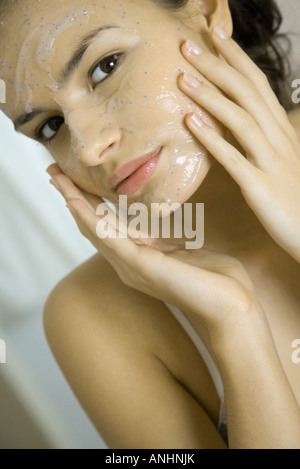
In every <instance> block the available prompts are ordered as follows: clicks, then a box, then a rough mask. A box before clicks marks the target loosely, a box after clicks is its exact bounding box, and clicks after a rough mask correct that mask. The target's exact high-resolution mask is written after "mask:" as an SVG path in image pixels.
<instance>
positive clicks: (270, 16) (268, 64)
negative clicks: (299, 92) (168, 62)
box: [153, 0, 290, 107]
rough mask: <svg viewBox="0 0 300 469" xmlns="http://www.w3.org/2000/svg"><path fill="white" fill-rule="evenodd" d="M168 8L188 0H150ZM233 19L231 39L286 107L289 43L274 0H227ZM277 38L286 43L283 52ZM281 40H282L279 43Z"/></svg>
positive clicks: (179, 8)
mask: <svg viewBox="0 0 300 469" xmlns="http://www.w3.org/2000/svg"><path fill="white" fill-rule="evenodd" d="M153 1H154V2H156V3H157V4H158V5H161V6H162V7H163V8H166V9H168V10H170V11H173V12H175V11H179V10H181V9H183V8H184V7H185V6H186V5H187V3H188V0H153ZM228 4H229V8H230V11H231V16H232V22H233V36H232V37H233V39H234V40H235V41H236V42H237V43H238V44H239V45H240V46H241V47H242V49H243V50H244V51H245V52H246V53H247V54H248V55H249V57H251V59H252V60H253V62H255V63H256V65H257V66H258V67H259V68H260V69H261V70H262V71H263V72H264V73H265V75H266V76H267V78H268V80H269V83H270V86H271V87H272V89H273V91H274V93H275V94H276V96H277V97H278V99H279V101H280V103H281V104H282V105H283V106H284V107H289V100H288V98H287V94H286V91H287V89H286V83H285V80H286V79H287V78H288V76H289V75H290V64H289V62H288V60H287V55H288V52H289V49H290V42H289V39H288V37H287V36H286V35H283V34H279V33H278V31H279V28H280V26H281V23H282V15H281V12H280V10H279V8H278V5H277V4H276V2H275V1H274V0H228ZM279 40H281V42H282V41H284V42H285V44H286V45H287V51H283V49H282V47H281V44H279ZM282 43H283V42H282Z"/></svg>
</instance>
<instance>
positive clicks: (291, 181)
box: [179, 27, 300, 262]
mask: <svg viewBox="0 0 300 469" xmlns="http://www.w3.org/2000/svg"><path fill="white" fill-rule="evenodd" d="M218 31H220V28H218V27H217V28H215V29H214V30H213V32H212V34H211V36H212V41H213V44H214V45H215V48H216V50H217V51H218V52H219V53H220V54H221V56H222V57H223V58H224V59H225V60H222V58H219V57H217V56H216V55H214V54H212V53H210V52H209V51H207V50H205V51H201V49H200V51H198V53H197V51H196V53H195V52H193V49H194V51H195V46H197V44H195V43H193V42H191V41H188V42H187V43H185V44H184V46H183V47H182V53H183V55H184V56H185V58H186V59H187V60H188V61H189V62H190V63H191V64H192V65H193V66H194V67H195V69H196V70H197V71H198V72H199V73H200V74H201V76H204V77H205V78H206V79H207V81H208V83H207V84H204V82H202V83H201V82H200V80H199V79H198V80H197V79H196V80H194V85H192V86H190V85H188V84H187V82H186V81H185V80H184V76H185V75H186V74H185V75H181V77H180V79H179V85H180V89H181V90H182V91H183V92H184V93H185V94H186V95H188V96H189V97H190V98H192V99H193V100H194V101H195V103H196V104H198V105H199V106H200V107H201V108H204V109H205V110H207V111H208V112H209V113H210V114H211V115H212V116H214V117H215V118H216V119H217V120H218V121H219V122H221V123H222V124H223V125H224V126H225V127H226V128H227V129H228V130H229V131H230V132H231V133H232V135H233V136H234V138H235V139H236V141H237V143H238V144H239V145H240V147H241V149H242V150H243V151H244V154H243V153H241V152H240V151H239V150H238V149H237V148H236V147H235V146H233V145H232V144H230V143H229V141H227V140H225V138H222V137H221V136H220V135H219V134H218V133H217V132H216V131H215V130H214V129H212V128H211V127H210V126H208V125H206V124H205V123H204V122H202V121H201V120H200V121H199V119H197V118H196V119H195V118H193V115H191V114H189V115H188V116H187V118H186V123H187V126H188V128H189V129H190V131H191V132H192V133H193V135H194V136H195V137H196V138H197V139H198V140H199V141H200V143H201V144H202V145H204V146H205V147H206V148H207V150H208V151H209V152H210V153H211V155H212V156H213V157H214V158H215V159H216V160H217V161H218V162H219V163H220V164H221V165H222V166H223V167H224V168H225V169H226V170H227V171H228V173H229V174H230V175H231V176H232V178H233V179H234V180H235V181H236V183H237V184H238V185H239V186H240V188H241V191H242V193H243V196H244V198H245V200H246V201H247V203H248V205H249V206H250V208H251V209H252V210H253V211H254V213H255V214H256V216H257V217H258V219H259V220H260V222H261V223H262V224H263V226H264V227H265V229H266V230H267V231H268V233H269V234H270V235H271V236H272V238H273V239H274V240H275V241H276V243H277V244H279V245H280V246H281V247H282V248H283V249H285V251H287V252H288V253H289V254H290V255H291V256H292V257H294V259H296V260H297V261H298V262H300V204H299V201H300V142H299V139H298V137H297V134H296V132H295V130H294V128H293V127H292V125H291V124H290V122H289V119H288V116H287V114H286V112H285V110H284V108H283V107H282V106H281V105H280V103H279V102H278V100H277V97H276V96H275V94H274V93H273V91H272V89H271V87H270V84H269V82H268V80H267V78H266V76H265V75H264V74H263V72H262V71H261V70H260V69H259V68H258V67H257V66H256V65H255V64H254V63H253V61H252V60H251V59H250V58H249V57H248V55H247V54H246V53H245V52H244V51H243V50H242V49H241V48H240V47H239V46H238V44H237V43H236V42H235V41H233V40H232V39H231V38H230V37H228V36H227V35H226V34H223V32H222V31H220V32H221V35H220V34H217V33H218ZM222 36H223V37H222ZM191 46H192V48H191ZM193 46H194V47H193ZM190 78H191V75H190ZM211 84H212V85H215V86H211ZM216 87H217V88H218V89H219V90H221V91H222V93H220V91H218V89H216ZM197 120H198V123H197ZM237 146H238V145H237Z"/></svg>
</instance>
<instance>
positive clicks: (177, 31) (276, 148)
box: [0, 0, 300, 449]
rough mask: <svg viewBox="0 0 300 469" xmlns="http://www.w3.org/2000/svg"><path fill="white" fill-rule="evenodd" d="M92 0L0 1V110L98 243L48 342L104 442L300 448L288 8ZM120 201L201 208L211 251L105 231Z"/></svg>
mask: <svg viewBox="0 0 300 469" xmlns="http://www.w3.org/2000/svg"><path fill="white" fill-rule="evenodd" d="M84 5H85V6H84V8H83V7H82V2H80V1H79V0H70V1H65V2H60V1H58V0H52V1H51V2H48V1H46V0H42V1H40V2H34V1H33V0H25V1H24V0H23V1H22V2H18V1H14V2H1V30H0V31H1V33H0V34H1V40H2V41H3V40H4V39H5V46H4V47H3V48H2V52H1V70H2V78H3V79H4V80H5V81H6V84H7V104H6V105H4V106H3V110H4V111H5V113H6V114H7V115H8V116H9V117H10V118H11V119H12V120H13V121H14V124H15V127H16V129H17V130H18V131H21V132H23V133H24V134H26V135H28V136H29V137H32V138H36V139H37V140H39V141H41V142H42V143H43V144H45V145H46V146H47V148H48V149H49V151H50V152H51V154H52V155H53V157H54V158H55V160H56V162H57V164H56V165H53V166H51V167H50V168H49V173H50V174H51V176H52V183H53V184H54V185H55V186H56V187H57V188H58V189H59V190H60V191H61V193H62V195H63V196H64V197H65V199H66V201H67V204H68V207H69V209H70V210H71V211H72V214H73V215H74V218H75V220H76V222H77V224H78V226H79V229H80V230H81V232H82V234H83V235H84V236H86V237H87V238H88V239H90V241H91V242H92V243H93V245H94V246H95V247H96V248H97V249H98V251H99V254H97V255H96V256H94V257H93V258H92V259H90V260H88V261H87V262H86V263H85V264H83V265H81V266H79V267H78V268H77V269H76V270H75V271H74V272H72V273H71V274H70V275H69V276H68V277H66V278H65V279H63V280H62V281H61V282H60V283H59V284H58V285H57V287H56V288H55V290H54V291H53V292H52V293H51V295H50V296H49V298H48V301H47V304H46V307H45V330H46V335H47V338H48V340H49V343H50V346H51V348H52V350H53V353H54V355H55V357H56V359H57V361H58V363H59V365H60V367H61V369H62V370H63V372H64V374H65V376H66V378H67V380H68V381H69V383H70V385H71V387H72V388H73V390H74V392H75V394H76V395H77V397H78V399H79V401H80V402H81V404H82V406H83V407H84V409H85V410H86V412H87V413H88V415H89V416H90V418H91V420H92V421H93V423H94V424H95V426H96V428H97V429H98V430H99V433H100V434H101V435H102V437H103V439H104V440H105V442H106V443H107V445H108V446H109V447H110V448H119V449H121V448H174V449H184V448H220V449H222V448H226V447H229V448H250V449H252V448H281V449H285V448H286V449H288V448H298V449H299V448H300V409H299V404H300V373H299V371H300V370H299V365H297V363H295V360H292V354H293V352H295V350H294V349H293V348H292V344H295V339H299V338H300V314H299V307H300V290H299V276H300V266H299V262H300V236H299V234H300V209H299V200H300V184H299V181H300V143H299V133H300V114H299V110H298V109H297V110H295V111H293V112H291V113H287V112H286V110H285V109H284V107H283V105H282V104H284V101H283V98H282V94H281V84H282V83H283V79H284V73H283V63H282V59H281V58H280V56H279V55H278V54H277V55H276V53H275V52H276V51H277V49H276V47H275V46H274V43H273V39H274V38H273V36H274V34H275V32H276V25H278V21H277V20H278V12H277V9H276V6H275V4H274V2H273V1H271V0H270V1H264V2H259V1H246V0H244V1H241V0H234V1H230V2H228V0H202V1H198V0H178V1H176V0H175V1H172V0H169V1H167V0H122V2H121V3H120V2H108V1H105V0H99V1H97V2H94V1H86V2H85V3H84ZM276 21H277V22H276ZM232 33H234V35H233V36H232ZM232 37H233V38H234V39H235V40H234V39H233V38H232ZM238 44H239V45H238ZM241 47H242V48H241ZM250 57H251V58H252V59H253V60H255V63H254V61H253V60H252V59H251V58H250ZM272 88H273V90H272ZM274 92H275V93H276V95H275V93H274ZM279 100H280V102H281V104H280V102H279ZM16 170H17V169H16ZM120 195H127V197H128V200H127V201H128V204H131V203H132V202H134V201H138V202H142V203H143V204H145V206H147V207H150V206H151V203H156V202H167V203H169V204H171V203H173V202H179V203H180V204H184V203H186V202H189V203H193V206H194V207H195V206H196V204H197V203H199V202H201V203H204V204H205V244H204V248H203V249H198V250H191V249H190V250H189V249H186V248H185V242H186V239H185V237H183V238H182V239H177V238H176V237H175V236H174V233H173V236H171V237H170V239H160V240H155V239H151V238H148V239H147V238H145V239H136V238H134V237H133V235H132V233H131V236H127V237H123V238H122V239H121V238H120V237H116V238H113V237H107V238H105V239H102V238H104V236H102V235H103V233H102V232H101V229H102V228H101V227H100V228H99V223H98V222H99V220H101V217H100V216H98V215H96V208H97V206H98V205H99V204H100V203H101V202H102V201H103V199H102V198H105V199H108V200H110V201H111V202H112V203H114V204H115V205H117V203H118V198H119V196H120ZM110 216H111V217H113V213H112V212H110ZM58 228H59V227H58ZM123 229H124V226H123V225H121V224H120V230H123ZM224 402H225V407H224ZM226 425H227V430H228V440H227V435H226V431H225V430H226Z"/></svg>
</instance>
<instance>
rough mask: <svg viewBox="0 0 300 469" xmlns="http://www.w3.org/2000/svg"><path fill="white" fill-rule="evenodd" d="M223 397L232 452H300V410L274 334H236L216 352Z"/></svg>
mask: <svg viewBox="0 0 300 469" xmlns="http://www.w3.org/2000/svg"><path fill="white" fill-rule="evenodd" d="M214 352H215V357H216V360H217V365H218V368H219V370H220V373H221V376H222V379H223V383H224V392H225V402H226V414H227V424H228V434H229V447H230V448H232V449H259V448H260V449H300V409H299V405H298V403H297V401H296V398H295V396H294V393H293V391H292V389H291V387H290V384H289V382H288V380H287V377H286V375H285V372H284V370H283V368H282V365H281V362H280V359H279V357H278V354H277V351H276V348H275V344H274V342H273V339H272V336H271V333H270V334H269V333H265V332H264V333H258V332H257V328H252V325H250V327H249V328H247V329H245V328H243V330H241V331H235V332H232V333H231V334H230V337H227V338H226V337H223V339H221V340H220V339H219V340H218V341H217V344H216V345H215V347H214Z"/></svg>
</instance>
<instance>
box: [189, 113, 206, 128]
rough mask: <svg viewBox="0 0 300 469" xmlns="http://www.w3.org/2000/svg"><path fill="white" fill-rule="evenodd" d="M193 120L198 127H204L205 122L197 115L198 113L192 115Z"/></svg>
mask: <svg viewBox="0 0 300 469" xmlns="http://www.w3.org/2000/svg"><path fill="white" fill-rule="evenodd" d="M191 121H192V123H193V124H195V125H196V126H197V127H202V126H203V125H204V122H203V121H202V120H201V119H200V117H198V116H196V114H193V115H192V116H191Z"/></svg>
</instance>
